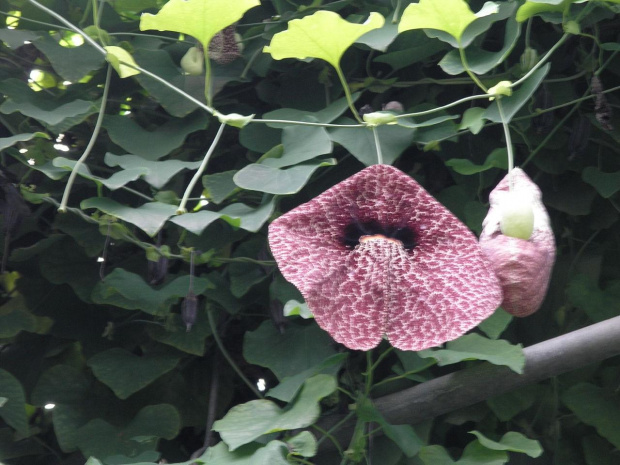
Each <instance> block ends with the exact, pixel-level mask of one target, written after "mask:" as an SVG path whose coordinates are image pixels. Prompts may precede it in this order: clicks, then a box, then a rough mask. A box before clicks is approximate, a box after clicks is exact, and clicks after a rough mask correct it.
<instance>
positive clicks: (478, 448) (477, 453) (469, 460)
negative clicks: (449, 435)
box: [456, 440, 509, 465]
mask: <svg viewBox="0 0 620 465" xmlns="http://www.w3.org/2000/svg"><path fill="white" fill-rule="evenodd" d="M508 460H509V457H508V454H507V453H506V452H505V451H503V450H493V449H487V448H486V447H484V446H483V445H482V444H480V441H478V440H476V441H472V442H470V443H469V444H467V447H465V450H464V451H463V455H462V456H461V459H460V460H459V461H458V462H456V463H457V465H480V464H484V465H504V464H505V463H506V462H508Z"/></svg>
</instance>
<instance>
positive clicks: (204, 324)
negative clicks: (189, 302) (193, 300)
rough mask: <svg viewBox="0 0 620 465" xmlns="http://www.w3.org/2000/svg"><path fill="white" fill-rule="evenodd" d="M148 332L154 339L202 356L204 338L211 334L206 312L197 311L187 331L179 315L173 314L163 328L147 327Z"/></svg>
mask: <svg viewBox="0 0 620 465" xmlns="http://www.w3.org/2000/svg"><path fill="white" fill-rule="evenodd" d="M149 334H150V336H151V337H152V338H153V339H155V340H156V341H159V342H161V343H163V344H166V345H169V346H172V347H174V348H175V349H179V350H182V351H183V352H187V353H188V354H193V355H198V356H199V357H202V356H203V355H204V353H205V343H206V339H207V337H208V336H210V335H211V327H210V326H209V321H208V319H207V314H206V312H204V311H199V312H198V316H197V318H196V323H194V325H193V326H192V329H191V330H190V331H187V327H186V325H185V323H184V322H183V319H182V318H181V315H178V314H175V315H172V318H171V321H170V322H169V323H168V324H167V325H166V327H165V328H161V327H153V328H149Z"/></svg>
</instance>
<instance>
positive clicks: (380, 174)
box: [269, 165, 501, 350]
mask: <svg viewBox="0 0 620 465" xmlns="http://www.w3.org/2000/svg"><path fill="white" fill-rule="evenodd" d="M353 222H357V223H359V224H364V223H367V222H376V223H378V224H380V225H382V226H384V227H386V228H407V229H408V230H410V231H411V232H412V233H413V237H414V239H415V240H414V242H415V246H414V247H413V248H405V247H404V246H403V244H402V243H401V242H400V241H398V240H395V239H392V238H387V239H386V238H385V237H384V238H381V237H378V238H376V239H369V238H362V240H361V241H360V242H359V244H357V245H356V246H355V248H354V249H353V250H352V249H351V248H349V247H347V246H346V245H345V244H344V243H343V240H342V239H343V235H344V234H345V229H346V227H347V226H348V225H349V224H351V223H353ZM269 241H270V246H271V249H272V252H273V255H274V257H275V258H276V261H277V262H278V266H279V267H280V270H281V271H282V274H283V275H284V277H285V278H286V279H288V280H289V281H291V282H292V283H293V284H295V285H296V286H297V287H298V288H299V289H300V291H301V293H302V294H303V296H304V298H305V299H306V301H307V303H308V306H309V308H310V309H311V310H312V311H313V312H314V314H315V318H316V321H317V323H318V324H319V325H320V326H321V327H322V328H323V329H325V330H326V331H328V332H329V333H330V334H331V335H332V337H334V339H336V340H337V341H338V342H341V343H343V344H345V345H346V346H347V347H350V348H352V349H362V350H367V349H369V348H372V347H374V346H376V345H377V344H378V343H379V342H380V341H381V338H382V337H383V336H384V335H385V336H387V337H388V338H389V339H390V341H391V342H392V343H393V344H394V345H395V346H396V347H399V348H404V349H407V350H419V349H422V348H426V347H431V346H433V345H438V344H441V343H443V342H445V341H447V340H451V339H454V338H456V337H458V336H460V335H461V334H463V333H464V332H465V331H467V330H469V329H471V328H472V327H473V326H475V325H477V324H478V323H480V322H481V321H482V320H483V319H484V318H486V317H488V316H489V315H490V314H491V313H493V311H494V310H495V309H496V308H497V306H498V305H499V302H500V301H501V290H500V287H499V283H498V281H497V279H496V277H495V275H494V273H493V272H492V271H491V270H490V269H489V268H488V266H487V264H486V262H485V259H484V257H483V255H482V253H481V251H480V248H479V246H478V243H477V241H476V238H475V237H474V236H473V234H471V232H470V231H469V230H468V229H467V227H466V226H465V225H463V224H462V223H461V222H460V221H459V220H458V219H457V218H456V217H455V216H454V215H452V214H451V213H450V212H449V211H448V210H447V209H446V208H445V207H443V206H442V205H441V204H440V203H439V202H437V201H436V200H435V199H434V198H433V197H432V196H431V195H430V194H428V193H427V192H426V191H425V190H424V189H423V188H422V187H421V186H420V185H419V184H418V183H417V182H416V181H414V180H413V179H412V178H411V177H409V176H407V175H406V174H404V173H402V172H401V171H399V170H398V169H396V168H394V167H391V166H387V165H374V166H371V167H369V168H366V169H365V170H363V171H361V172H360V173H358V174H356V175H354V176H352V177H350V178H348V179H346V180H345V181H343V182H341V183H339V184H337V185H336V186H334V187H332V188H331V189H329V190H327V191H326V192H324V193H323V194H321V195H319V196H318V197H316V198H315V199H313V200H311V201H310V202H308V203H306V204H304V205H301V206H299V207H297V208H296V209H294V210H292V211H291V212H289V213H287V214H285V215H283V216H282V217H280V218H278V219H277V220H276V221H274V222H273V223H272V224H271V226H270V229H269Z"/></svg>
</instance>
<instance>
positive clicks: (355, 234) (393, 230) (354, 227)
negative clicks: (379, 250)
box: [340, 219, 417, 250]
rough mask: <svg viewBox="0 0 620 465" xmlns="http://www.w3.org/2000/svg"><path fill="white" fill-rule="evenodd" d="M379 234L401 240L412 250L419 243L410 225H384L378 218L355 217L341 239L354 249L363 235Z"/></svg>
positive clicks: (344, 243) (407, 248)
mask: <svg viewBox="0 0 620 465" xmlns="http://www.w3.org/2000/svg"><path fill="white" fill-rule="evenodd" d="M377 235H379V236H385V237H386V238H388V239H396V240H398V241H400V242H401V243H402V244H403V247H404V248H405V249H406V250H411V249H413V248H414V247H415V246H416V245H417V244H416V240H415V239H416V237H415V233H414V232H413V231H412V230H411V229H410V228H409V227H407V226H405V227H402V226H397V225H383V224H381V223H379V222H378V221H377V220H370V221H359V220H357V219H354V220H353V221H352V222H351V223H349V224H348V225H347V226H346V227H345V228H344V231H343V234H342V236H341V237H340V241H341V242H342V244H343V245H344V246H346V247H347V248H350V249H353V248H355V246H356V245H357V244H359V243H360V238H361V237H363V236H377Z"/></svg>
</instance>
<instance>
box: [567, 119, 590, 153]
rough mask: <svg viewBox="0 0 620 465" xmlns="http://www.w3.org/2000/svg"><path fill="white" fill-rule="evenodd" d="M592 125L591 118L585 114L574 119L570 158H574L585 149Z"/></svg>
mask: <svg viewBox="0 0 620 465" xmlns="http://www.w3.org/2000/svg"><path fill="white" fill-rule="evenodd" d="M591 126H592V125H591V123H590V120H589V119H588V118H586V117H585V116H583V115H579V116H578V117H577V118H575V120H574V121H573V127H572V129H571V132H570V137H569V139H568V149H569V150H570V153H569V155H568V159H569V160H574V159H575V158H577V157H578V156H580V155H581V154H583V152H584V151H585V149H586V147H587V146H588V141H589V138H590V128H591Z"/></svg>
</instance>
